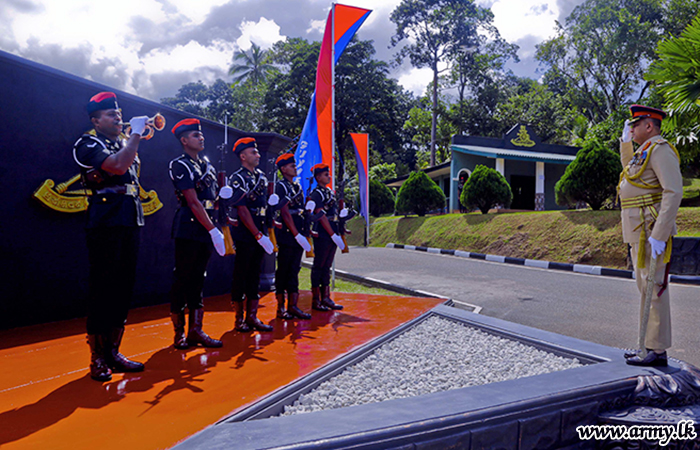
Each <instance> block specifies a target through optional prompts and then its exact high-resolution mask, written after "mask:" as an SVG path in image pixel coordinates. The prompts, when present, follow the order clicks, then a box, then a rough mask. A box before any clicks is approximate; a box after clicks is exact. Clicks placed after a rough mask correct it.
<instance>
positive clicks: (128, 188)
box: [95, 184, 139, 197]
mask: <svg viewBox="0 0 700 450" xmlns="http://www.w3.org/2000/svg"><path fill="white" fill-rule="evenodd" d="M95 194H97V195H105V194H119V195H128V196H129V197H138V195H139V187H138V186H137V185H135V184H118V185H116V186H109V187H106V188H103V189H96V190H95Z"/></svg>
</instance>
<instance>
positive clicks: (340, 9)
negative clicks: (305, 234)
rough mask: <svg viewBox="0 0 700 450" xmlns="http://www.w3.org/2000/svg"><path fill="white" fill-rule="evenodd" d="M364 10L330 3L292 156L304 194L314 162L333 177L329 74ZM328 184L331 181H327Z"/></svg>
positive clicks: (365, 12)
mask: <svg viewBox="0 0 700 450" xmlns="http://www.w3.org/2000/svg"><path fill="white" fill-rule="evenodd" d="M370 12H372V11H371V10H368V9H362V8H356V7H354V6H347V5H338V4H334V5H333V7H332V8H331V11H330V12H329V13H328V20H327V21H326V29H325V31H324V33H323V41H322V42H321V52H320V54H319V56H318V68H317V69H316V89H315V91H314V95H313V97H312V98H311V106H310V107H309V113H308V115H307V116H306V121H305V122H304V128H303V130H302V132H301V137H300V138H299V144H298V146H297V150H296V152H295V153H294V155H295V158H296V163H297V177H298V181H299V182H300V183H301V186H302V188H303V189H304V192H305V193H306V192H308V190H309V184H310V180H311V178H309V177H310V175H311V172H310V169H311V167H313V166H314V165H316V164H318V163H321V162H322V163H325V164H328V165H329V166H330V168H331V171H330V175H331V180H332V179H333V178H334V176H335V168H334V167H333V166H334V165H333V148H334V145H333V121H334V117H333V108H334V105H333V85H334V83H333V72H334V67H335V64H336V63H337V62H338V59H339V58H340V55H342V54H343V51H344V50H345V48H346V47H347V45H348V43H349V42H350V40H351V39H352V37H353V36H354V35H355V32H357V29H358V28H360V26H361V25H362V23H364V21H365V19H367V16H369V13H370ZM331 183H332V181H331Z"/></svg>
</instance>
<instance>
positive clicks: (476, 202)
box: [459, 164, 513, 214]
mask: <svg viewBox="0 0 700 450" xmlns="http://www.w3.org/2000/svg"><path fill="white" fill-rule="evenodd" d="M511 200H513V192H512V191H511V190H510V186H509V185H508V182H507V181H506V179H505V178H504V177H503V175H501V174H500V173H498V171H497V170H495V169H491V168H490V167H486V166H484V165H481V164H479V165H477V166H476V168H475V169H474V171H473V172H472V174H471V176H470V177H469V179H468V180H467V182H466V183H465V184H464V189H462V194H461V196H460V197H459V201H460V203H461V204H462V205H463V206H465V207H466V208H467V209H474V208H479V210H480V211H481V213H482V214H487V213H488V212H489V210H490V209H491V208H493V207H494V206H496V205H507V204H509V203H510V202H511Z"/></svg>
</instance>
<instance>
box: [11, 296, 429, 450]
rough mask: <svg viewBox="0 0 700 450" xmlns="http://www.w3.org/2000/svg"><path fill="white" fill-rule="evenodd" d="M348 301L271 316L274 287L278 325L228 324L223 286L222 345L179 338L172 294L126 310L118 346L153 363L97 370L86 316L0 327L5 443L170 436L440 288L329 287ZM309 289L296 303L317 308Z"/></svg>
mask: <svg viewBox="0 0 700 450" xmlns="http://www.w3.org/2000/svg"><path fill="white" fill-rule="evenodd" d="M334 297H335V300H336V302H338V303H341V304H343V305H344V306H345V309H344V310H343V311H336V312H317V311H314V313H313V318H312V319H311V320H308V321H281V320H278V319H275V308H276V301H275V298H274V296H273V294H267V295H266V296H265V297H263V299H262V300H261V308H260V311H259V312H258V317H260V318H261V319H262V320H263V321H264V322H266V323H270V324H272V325H273V326H274V327H275V330H274V331H273V332H272V333H257V332H256V333H238V332H234V331H231V329H232V327H233V312H232V311H231V307H230V304H229V302H228V296H220V297H213V298H209V299H207V300H206V301H205V309H206V310H207V313H206V315H205V317H204V330H205V331H206V332H208V333H209V334H210V335H212V336H213V337H217V338H218V337H221V339H222V340H223V341H224V347H223V348H221V349H207V350H205V349H202V348H197V349H190V350H184V351H183V350H175V349H173V347H172V326H171V324H170V319H169V310H168V306H167V305H161V306H154V307H148V308H139V309H134V310H132V311H131V312H130V313H129V324H128V325H127V327H126V328H127V329H126V333H125V336H124V342H123V344H122V349H121V350H122V353H124V354H125V355H126V356H128V357H130V358H133V359H135V360H138V361H142V362H145V364H146V371H145V372H143V373H138V374H115V375H114V377H113V379H112V381H110V382H107V383H99V382H96V381H93V380H91V379H90V377H89V374H88V371H87V366H88V364H89V352H88V346H87V344H86V340H85V331H84V330H85V320H84V319H75V320H70V321H64V322H56V323H50V324H44V325H37V326H32V327H25V328H18V329H14V330H7V331H0V361H1V366H0V367H1V369H0V447H2V448H3V449H5V448H7V449H37V448H51V449H62V448H65V449H87V448H100V449H129V450H135V449H157V448H168V447H171V446H172V445H174V444H176V443H177V442H179V441H181V440H183V439H185V438H187V437H188V436H191V435H192V434H194V433H196V432H197V431H199V430H201V429H203V428H205V427H207V426H208V425H211V424H213V423H215V422H216V421H217V420H219V419H221V418H223V417H226V416H228V415H229V414H230V413H232V412H233V411H235V410H238V409H240V408H241V407H243V406H245V405H247V404H250V403H253V402H255V401H257V400H258V399H260V398H262V397H264V396H266V395H268V394H270V393H271V392H273V391H275V390H276V389H278V388H280V387H282V386H285V385H287V384H289V383H290V382H292V381H294V380H296V379H297V378H299V377H301V376H304V375H306V374H308V373H309V372H312V371H313V370H315V369H318V368H319V367H321V366H323V365H324V364H326V363H328V362H329V361H331V360H333V359H334V358H336V357H338V356H340V355H342V354H344V353H346V352H348V351H350V350H352V349H354V348H356V347H358V346H361V345H363V344H365V343H366V342H368V341H370V340H372V339H374V338H376V337H378V336H381V335H383V334H385V333H386V332H388V331H390V330H392V329H393V328H395V327H397V326H399V325H401V324H402V323H404V322H406V321H408V320H411V319H413V318H414V317H417V316H418V315H420V314H421V313H423V312H425V311H427V310H429V309H431V308H433V307H434V306H435V305H437V304H439V303H441V300H436V299H426V298H412V297H393V296H381V295H365V294H334ZM310 303H311V298H310V293H308V292H302V294H301V297H300V300H299V305H300V307H301V308H302V309H304V310H306V311H308V310H310Z"/></svg>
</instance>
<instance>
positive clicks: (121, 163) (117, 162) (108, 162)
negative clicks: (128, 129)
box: [100, 134, 141, 175]
mask: <svg viewBox="0 0 700 450" xmlns="http://www.w3.org/2000/svg"><path fill="white" fill-rule="evenodd" d="M139 142H141V136H140V135H138V134H132V135H131V136H129V140H128V141H127V142H126V145H125V146H124V148H122V149H121V150H119V151H118V152H117V153H114V154H113V155H110V156H108V157H107V159H105V160H104V162H103V163H102V165H101V166H100V168H101V169H102V170H104V171H105V172H109V173H113V174H115V175H124V174H125V173H126V171H127V170H129V167H131V165H132V164H133V163H134V158H136V151H137V150H138V149H139Z"/></svg>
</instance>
